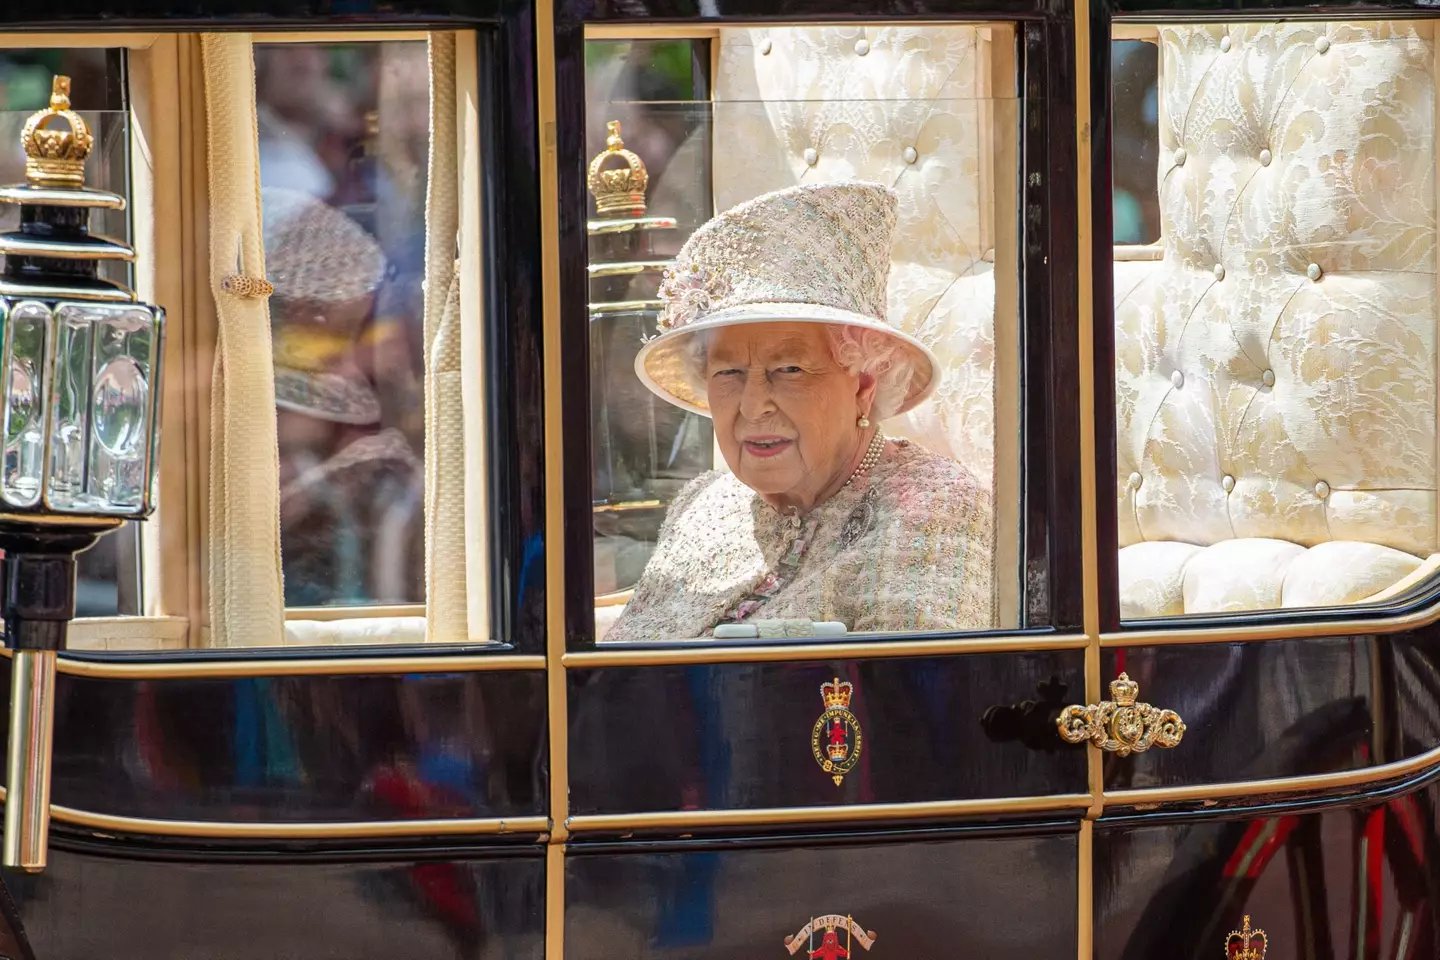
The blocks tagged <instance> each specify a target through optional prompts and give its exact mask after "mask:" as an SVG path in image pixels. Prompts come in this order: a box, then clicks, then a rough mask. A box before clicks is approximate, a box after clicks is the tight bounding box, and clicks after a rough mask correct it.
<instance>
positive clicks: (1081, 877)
mask: <svg viewBox="0 0 1440 960" xmlns="http://www.w3.org/2000/svg"><path fill="white" fill-rule="evenodd" d="M1075 853H1076V859H1077V861H1078V863H1077V866H1076V870H1075V879H1076V880H1077V881H1078V882H1077V885H1076V893H1075V907H1076V918H1075V934H1076V941H1077V943H1076V949H1075V956H1076V960H1094V957H1095V824H1094V822H1093V821H1090V820H1081V821H1080V836H1079V837H1078V838H1077V840H1076V851H1075Z"/></svg>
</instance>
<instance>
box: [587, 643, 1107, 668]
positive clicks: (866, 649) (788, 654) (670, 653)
mask: <svg viewBox="0 0 1440 960" xmlns="http://www.w3.org/2000/svg"><path fill="white" fill-rule="evenodd" d="M857 640H858V642H857V641H851V642H848V643H813V644H805V643H783V644H780V643H777V644H775V645H773V646H768V645H767V646H762V645H752V646H736V647H721V646H711V645H709V644H708V643H700V644H697V645H695V646H691V647H670V648H662V649H656V650H642V649H636V648H630V649H626V650H607V649H605V644H604V643H601V644H600V645H599V648H598V649H595V650H575V651H570V652H567V653H565V654H563V655H562V656H561V657H560V661H561V663H562V664H563V665H564V666H566V667H568V668H572V669H580V670H585V669H593V668H596V667H632V666H673V665H677V664H695V663H772V662H774V661H776V660H874V659H879V658H882V657H936V656H945V655H947V654H966V653H1037V652H1044V651H1047V650H1084V649H1086V648H1087V646H1089V641H1088V640H1087V639H1086V638H1085V637H1084V636H1083V635H1080V634H1065V635H1060V636H1041V637H995V636H978V637H961V638H956V637H946V638H944V639H941V640H887V641H884V642H881V643H865V642H864V641H863V639H860V638H857Z"/></svg>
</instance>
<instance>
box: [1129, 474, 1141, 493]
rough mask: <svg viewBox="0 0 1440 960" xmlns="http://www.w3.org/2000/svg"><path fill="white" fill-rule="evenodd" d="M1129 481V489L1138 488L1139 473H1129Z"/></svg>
mask: <svg viewBox="0 0 1440 960" xmlns="http://www.w3.org/2000/svg"><path fill="white" fill-rule="evenodd" d="M1129 483H1130V489H1131V490H1139V489H1140V474H1138V473H1132V474H1130V481H1129Z"/></svg>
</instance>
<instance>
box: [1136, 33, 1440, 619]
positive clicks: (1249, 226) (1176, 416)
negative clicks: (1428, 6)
mask: <svg viewBox="0 0 1440 960" xmlns="http://www.w3.org/2000/svg"><path fill="white" fill-rule="evenodd" d="M1155 34H1156V39H1157V42H1158V46H1157V47H1156V48H1155V49H1157V50H1158V55H1159V68H1158V73H1157V76H1158V97H1157V98H1156V100H1155V103H1156V109H1155V115H1156V118H1157V121H1158V122H1157V125H1156V126H1155V127H1154V131H1155V133H1154V142H1153V148H1152V150H1151V151H1150V152H1149V153H1148V156H1150V157H1153V158H1154V159H1153V161H1152V163H1151V167H1150V170H1149V171H1148V174H1149V177H1150V182H1151V184H1152V186H1151V188H1150V192H1149V200H1147V201H1142V202H1141V204H1140V206H1141V207H1142V208H1143V207H1144V206H1145V205H1146V203H1148V202H1154V203H1155V204H1156V205H1157V208H1158V211H1159V228H1160V229H1159V234H1160V243H1161V246H1162V255H1161V257H1160V258H1159V259H1156V260H1151V261H1142V262H1124V263H1117V264H1116V284H1115V298H1116V299H1115V304H1116V305H1115V338H1116V413H1117V423H1116V429H1117V443H1116V450H1117V458H1118V462H1117V468H1118V470H1117V475H1118V488H1117V491H1116V494H1117V507H1118V512H1119V533H1120V542H1119V544H1118V548H1119V590H1120V607H1121V612H1122V616H1124V617H1126V618H1130V619H1137V618H1150V617H1158V616H1173V615H1180V614H1196V615H1207V614H1217V613H1232V614H1244V613H1248V612H1252V611H1264V610H1274V609H1278V608H1316V607H1329V608H1334V607H1336V606H1339V605H1345V604H1360V603H1366V602H1374V601H1380V600H1384V599H1387V598H1389V597H1393V596H1396V595H1397V594H1400V593H1403V592H1404V591H1405V590H1406V589H1407V588H1408V587H1409V586H1410V585H1411V584H1413V583H1414V582H1415V581H1416V580H1417V579H1418V580H1423V579H1425V578H1426V577H1427V576H1428V572H1429V570H1430V568H1431V566H1432V563H1433V558H1434V557H1435V555H1436V552H1437V542H1436V531H1437V512H1436V471H1437V462H1436V434H1435V427H1436V424H1435V410H1436V399H1437V397H1436V324H1437V318H1440V300H1437V294H1436V289H1437V288H1436V279H1435V278H1436V262H1435V257H1436V252H1435V226H1436V189H1435V186H1436V184H1435V180H1436V142H1435V136H1436V112H1435V101H1436V53H1437V51H1436V31H1435V25H1434V24H1433V23H1431V22H1422V21H1410V20H1404V21H1367V22H1356V23H1342V22H1318V21H1312V22H1306V23H1280V24H1277V23H1243V24H1242V23H1228V24H1227V23H1214V22H1210V23H1204V24H1188V25H1187V24H1175V23H1170V24H1166V25H1164V26H1161V27H1159V28H1158V29H1157V30H1156V31H1155ZM1138 57H1139V54H1138V53H1128V52H1126V51H1125V50H1122V49H1120V48H1119V45H1117V50H1116V53H1115V62H1116V64H1117V69H1116V82H1117V88H1116V90H1115V109H1116V119H1115V130H1116V153H1115V164H1116V170H1115V174H1116V184H1117V202H1118V190H1119V187H1120V186H1121V185H1122V184H1123V185H1125V189H1127V190H1130V189H1140V188H1139V187H1138V186H1134V185H1132V181H1130V180H1129V179H1128V176H1129V174H1128V171H1125V170H1124V168H1125V167H1126V166H1128V165H1131V164H1133V163H1135V162H1136V158H1137V157H1141V156H1143V155H1146V152H1145V151H1143V150H1141V149H1140V148H1139V147H1138V146H1135V145H1134V143H1133V142H1134V139H1135V138H1136V137H1137V136H1139V135H1141V133H1140V132H1141V131H1143V130H1144V129H1145V124H1146V122H1147V117H1148V115H1149V109H1150V108H1149V106H1148V104H1149V102H1150V101H1149V99H1148V97H1144V96H1139V95H1138V94H1137V91H1138V87H1137V86H1136V83H1137V80H1136V77H1137V76H1138V74H1137V73H1136V72H1132V71H1131V70H1130V67H1129V65H1130V64H1131V63H1132V62H1136V59H1137V58H1138ZM1121 65H1124V66H1123V69H1122V66H1121ZM1118 230H1119V219H1118V217H1117V238H1116V239H1117V242H1118V241H1119V240H1120V239H1121V238H1120V236H1119V235H1118Z"/></svg>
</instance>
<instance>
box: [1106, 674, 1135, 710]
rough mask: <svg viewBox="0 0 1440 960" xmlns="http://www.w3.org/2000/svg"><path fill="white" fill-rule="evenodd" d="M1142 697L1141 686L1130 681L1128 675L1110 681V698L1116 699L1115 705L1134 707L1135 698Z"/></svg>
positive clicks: (1121, 675)
mask: <svg viewBox="0 0 1440 960" xmlns="http://www.w3.org/2000/svg"><path fill="white" fill-rule="evenodd" d="M1139 695H1140V684H1138V683H1136V682H1135V681H1134V680H1131V679H1130V675H1129V674H1126V673H1122V674H1120V676H1118V677H1116V678H1115V679H1114V680H1111V681H1110V696H1112V697H1114V698H1115V703H1116V704H1118V705H1119V706H1122V707H1133V706H1134V705H1135V698H1136V697H1137V696H1139Z"/></svg>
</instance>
